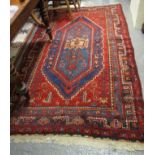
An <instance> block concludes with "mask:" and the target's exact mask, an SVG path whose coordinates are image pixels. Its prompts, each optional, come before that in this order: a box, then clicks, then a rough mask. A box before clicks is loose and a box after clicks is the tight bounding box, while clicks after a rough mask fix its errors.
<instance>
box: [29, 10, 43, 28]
mask: <svg viewBox="0 0 155 155" xmlns="http://www.w3.org/2000/svg"><path fill="white" fill-rule="evenodd" d="M31 17H32V19H33V20H34V21H35V22H36V23H37V24H38V25H39V26H43V27H45V24H44V23H43V22H42V21H41V20H40V19H39V18H38V17H37V16H36V14H35V13H34V12H33V11H32V12H31Z"/></svg>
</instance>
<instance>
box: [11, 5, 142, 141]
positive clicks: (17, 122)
mask: <svg viewBox="0 0 155 155" xmlns="http://www.w3.org/2000/svg"><path fill="white" fill-rule="evenodd" d="M72 18H73V19H72V20H71V21H70V20H69V19H67V18H65V17H64V15H63V16H59V19H58V20H57V21H56V22H55V23H54V24H53V25H54V26H53V33H54V39H53V42H52V43H51V44H50V43H44V42H45V40H46V34H45V32H44V30H43V29H41V28H38V30H37V31H36V33H35V35H34V37H33V41H32V45H30V46H29V47H28V49H27V51H28V52H27V55H26V56H25V60H24V61H25V64H27V65H23V67H22V68H21V73H22V74H23V79H25V80H28V84H29V91H30V97H31V99H30V102H29V103H28V104H27V105H25V106H24V107H22V108H21V109H20V111H15V112H14V114H13V116H12V117H11V133H12V134H16V133H22V134H26V133H29V134H32V133H40V134H41V133H45V134H47V133H63V134H66V133H68V134H82V135H90V136H98V137H109V138H114V139H128V140H143V122H144V121H143V98H142V94H141V86H140V80H139V77H138V72H137V68H136V63H135V59H134V53H133V47H132V44H131V40H130V37H129V33H128V28H127V23H126V21H125V18H124V15H123V12H122V8H121V5H111V6H105V7H97V8H87V9H81V11H79V12H75V13H73V17H72ZM36 41H38V42H37V43H36ZM43 43H44V44H43ZM37 53H40V55H39V56H38V57H37V56H36V55H37ZM36 57H37V63H36V64H35V67H32V66H33V64H34V60H36ZM23 64H24V63H23ZM30 68H31V69H30ZM32 69H33V71H32V73H31V74H30V72H29V71H30V70H32Z"/></svg>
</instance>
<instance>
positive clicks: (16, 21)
mask: <svg viewBox="0 0 155 155" xmlns="http://www.w3.org/2000/svg"><path fill="white" fill-rule="evenodd" d="M22 1H23V2H20V0H11V1H10V4H11V5H17V6H18V8H19V9H18V10H17V12H16V13H15V15H14V16H13V17H12V18H11V21H10V40H12V39H13V38H14V37H15V35H16V34H17V32H18V31H19V30H20V28H21V27H22V26H23V25H24V23H25V22H26V20H27V19H28V17H29V16H30V15H31V12H32V10H33V9H34V8H35V7H36V6H37V4H38V3H39V8H40V13H41V16H42V20H43V23H44V25H45V26H46V30H47V33H48V35H49V37H50V39H51V40H52V33H51V28H50V27H49V16H48V0H22Z"/></svg>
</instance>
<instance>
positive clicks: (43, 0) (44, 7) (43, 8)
mask: <svg viewBox="0 0 155 155" xmlns="http://www.w3.org/2000/svg"><path fill="white" fill-rule="evenodd" d="M39 6H40V13H41V16H42V20H43V22H44V24H45V26H46V33H47V34H48V35H49V38H50V40H52V33H51V27H50V25H49V15H48V0H40V3H39Z"/></svg>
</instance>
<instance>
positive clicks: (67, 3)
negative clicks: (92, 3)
mask: <svg viewBox="0 0 155 155" xmlns="http://www.w3.org/2000/svg"><path fill="white" fill-rule="evenodd" d="M65 2H66V5H67V9H68V11H69V15H70V16H72V11H71V8H70V5H69V1H68V0H65Z"/></svg>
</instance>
